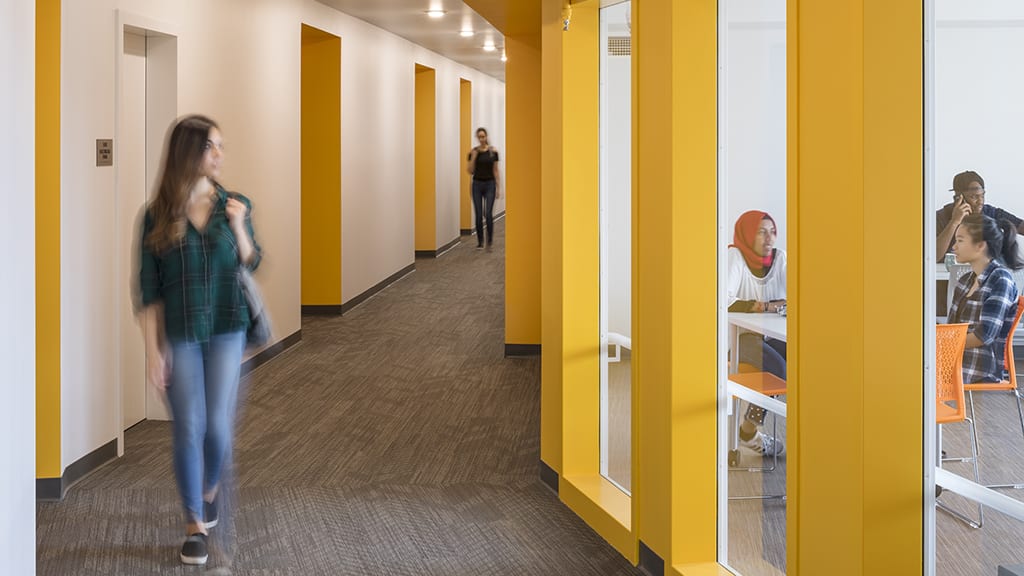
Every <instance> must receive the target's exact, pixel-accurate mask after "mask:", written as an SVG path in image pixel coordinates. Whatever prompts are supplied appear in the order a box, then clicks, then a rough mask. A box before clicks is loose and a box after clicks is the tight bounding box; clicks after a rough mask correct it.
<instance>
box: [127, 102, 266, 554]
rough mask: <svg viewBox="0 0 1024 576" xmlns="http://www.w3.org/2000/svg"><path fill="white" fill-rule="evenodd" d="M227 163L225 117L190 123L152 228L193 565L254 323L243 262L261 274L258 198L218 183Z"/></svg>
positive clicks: (154, 329) (146, 256)
mask: <svg viewBox="0 0 1024 576" xmlns="http://www.w3.org/2000/svg"><path fill="white" fill-rule="evenodd" d="M223 159H224V147H223V140H222V138H221V133H220V129H219V128H218V127H217V124H216V123H214V122H213V121H212V120H210V119H209V118H206V117H204V116H198V115H195V116H188V117H185V118H183V119H182V120H180V121H179V122H178V123H177V124H176V125H175V126H174V129H173V131H172V132H171V138H170V142H169V144H168V149H167V153H166V160H165V164H164V168H163V174H162V176H161V181H160V187H159V190H158V191H157V195H156V197H155V198H154V199H153V201H152V202H151V203H150V204H149V206H148V207H147V210H146V213H145V221H144V225H143V231H142V248H141V263H140V274H139V284H140V288H141V298H142V300H141V304H142V310H141V315H142V316H143V329H144V331H145V340H146V372H147V379H148V380H149V383H150V384H151V385H152V386H154V387H155V388H156V389H158V390H160V391H162V392H163V393H165V394H166V395H167V400H168V403H169V404H170V408H171V412H172V416H173V418H174V421H173V435H174V450H173V451H174V472H175V476H176V478H177V484H178V491H179V493H180V495H181V499H182V504H183V508H184V512H185V537H186V539H185V543H184V545H183V546H182V548H181V561H182V562H184V563H186V564H205V563H206V560H207V557H208V554H207V535H208V530H209V529H210V528H212V527H213V526H215V525H216V524H217V494H218V488H219V482H220V480H221V473H222V470H223V469H224V466H225V464H226V462H225V461H226V459H227V458H228V457H229V454H230V452H231V437H232V434H233V428H234V419H235V409H236V405H237V393H238V379H239V371H240V366H241V360H242V353H243V352H244V350H245V342H246V338H245V334H246V329H247V327H248V325H249V311H248V306H247V304H246V299H245V296H244V294H243V293H242V289H241V287H240V285H239V280H238V276H239V270H240V267H242V266H244V267H246V268H248V269H250V270H254V269H255V268H256V267H257V266H258V265H259V262H260V257H261V256H260V247H259V245H258V244H256V242H255V240H254V238H255V236H254V234H253V228H252V219H251V213H252V204H251V203H250V201H249V199H248V198H246V197H245V196H242V195H240V194H234V193H229V192H227V191H226V190H225V189H224V188H223V187H222V186H221V185H220V184H219V183H218V182H217V178H218V176H219V175H220V168H221V163H222V162H223Z"/></svg>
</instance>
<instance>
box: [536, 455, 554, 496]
mask: <svg viewBox="0 0 1024 576" xmlns="http://www.w3.org/2000/svg"><path fill="white" fill-rule="evenodd" d="M540 480H541V482H543V483H544V484H545V485H546V486H547V487H548V488H551V489H552V490H554V491H555V494H558V472H555V469H554V468H552V467H551V466H548V465H547V464H545V463H544V461H543V460H541V461H540Z"/></svg>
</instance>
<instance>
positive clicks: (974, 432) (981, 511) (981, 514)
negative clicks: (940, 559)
mask: <svg viewBox="0 0 1024 576" xmlns="http://www.w3.org/2000/svg"><path fill="white" fill-rule="evenodd" d="M966 420H967V424H968V425H969V426H970V432H971V442H972V445H971V452H972V454H971V460H972V461H973V463H974V481H975V482H977V483H978V484H981V471H980V470H979V467H978V455H979V454H980V453H981V450H979V446H978V429H977V428H976V427H975V426H974V419H973V418H967V419H966ZM984 523H985V507H984V506H982V505H981V503H980V502H979V503H978V528H981V526H982V524H984Z"/></svg>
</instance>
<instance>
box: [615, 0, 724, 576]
mask: <svg viewBox="0 0 1024 576" xmlns="http://www.w3.org/2000/svg"><path fill="white" fill-rule="evenodd" d="M633 42H634V44H633V45H634V55H633V61H634V70H635V74H636V83H637V87H636V108H637V110H636V112H635V114H636V134H637V136H636V146H637V150H636V151H635V154H636V177H635V178H636V180H635V187H636V190H635V200H634V202H635V210H636V213H637V216H636V218H637V221H636V225H635V226H634V242H635V246H636V248H635V250H636V261H635V263H634V264H635V266H636V278H635V282H636V290H635V291H634V294H635V296H634V298H635V303H634V306H635V316H634V318H635V320H634V326H633V330H634V332H633V334H634V338H633V342H634V347H635V350H634V352H633V354H634V356H633V359H634V364H635V380H634V385H635V386H637V387H638V391H637V404H638V411H637V412H635V413H634V419H635V420H636V422H637V424H636V428H635V429H636V431H635V433H636V434H638V435H639V443H638V445H637V453H636V454H637V456H636V458H637V459H638V461H637V464H636V470H637V473H636V474H637V476H636V479H635V484H634V485H635V490H634V494H635V496H634V506H636V507H637V509H636V512H635V514H636V516H635V518H636V519H637V520H636V525H637V529H638V530H639V537H640V540H642V541H643V542H644V543H645V544H647V546H649V547H650V548H651V550H653V551H654V552H655V553H657V554H658V555H659V556H661V558H663V559H664V560H665V561H666V564H669V565H681V564H702V563H708V562H715V561H716V559H717V558H716V554H717V549H716V542H717V538H716V527H717V515H716V513H717V503H716V495H717V488H718V486H717V475H716V447H715V438H716V436H717V428H716V422H717V420H716V415H717V411H716V405H717V381H716V378H717V342H716V339H715V337H714V335H715V334H717V318H716V313H715V310H716V306H717V296H718V293H717V290H718V288H717V285H716V284H717V283H716V282H714V281H713V280H711V281H706V280H708V279H714V278H715V277H716V275H715V274H716V272H715V271H716V269H717V262H716V260H717V254H718V234H717V225H716V217H715V214H716V213H717V189H716V186H717V181H716V172H717V156H716V143H717V122H716V107H717V84H716V82H717V76H716V66H717V46H716V42H717V3H716V2H714V1H713V0H701V1H690V2H678V1H672V0H644V1H643V2H637V3H635V4H634V5H633ZM695 274H699V276H700V278H702V279H705V281H699V282H698V281H694V275H695ZM702 438H703V439H707V441H706V442H700V441H695V440H696V439H702Z"/></svg>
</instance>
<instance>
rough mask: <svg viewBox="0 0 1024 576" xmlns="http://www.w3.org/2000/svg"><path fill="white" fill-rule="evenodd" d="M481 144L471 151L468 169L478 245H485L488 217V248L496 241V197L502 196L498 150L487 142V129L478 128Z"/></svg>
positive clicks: (478, 139)
mask: <svg viewBox="0 0 1024 576" xmlns="http://www.w3.org/2000/svg"><path fill="white" fill-rule="evenodd" d="M476 139H477V142H479V145H478V146H477V147H475V148H473V150H471V151H470V152H469V162H468V163H467V165H466V170H467V171H468V172H469V173H470V174H472V175H473V191H472V193H473V211H474V212H476V247H477V248H483V246H484V232H483V231H484V218H485V217H486V219H487V249H488V250H489V249H490V248H491V243H492V242H493V241H494V199H495V197H497V198H501V192H499V191H498V188H499V187H500V184H501V181H500V179H499V172H498V150H497V148H495V147H494V146H491V145H489V144H488V143H487V129H486V128H482V127H481V128H477V129H476Z"/></svg>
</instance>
